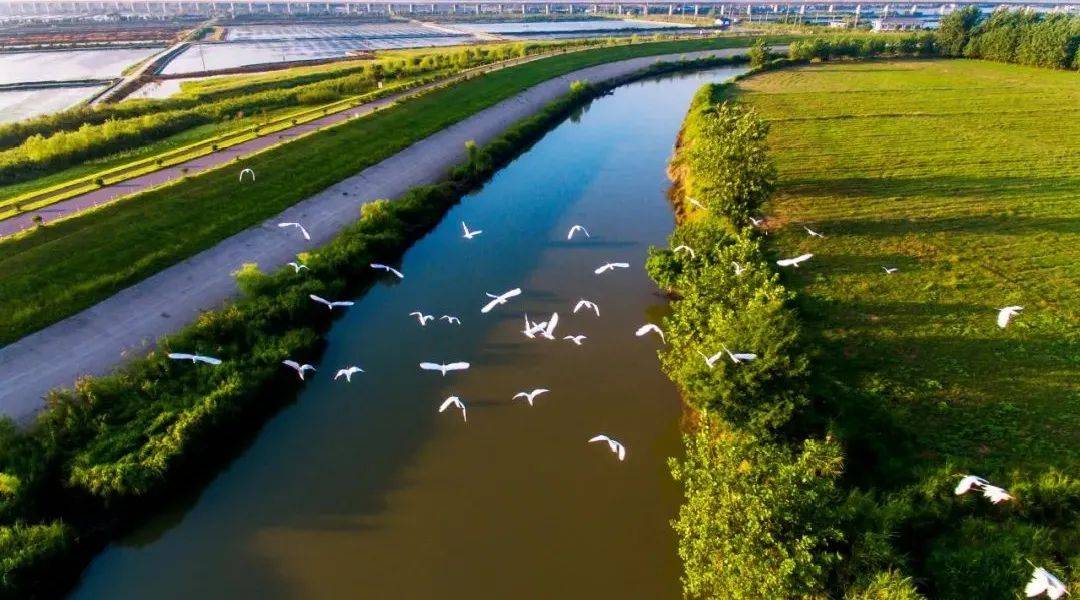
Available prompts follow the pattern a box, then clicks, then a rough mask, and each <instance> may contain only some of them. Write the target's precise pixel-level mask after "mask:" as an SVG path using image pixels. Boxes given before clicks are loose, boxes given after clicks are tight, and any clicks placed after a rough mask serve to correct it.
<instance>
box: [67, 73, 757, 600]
mask: <svg viewBox="0 0 1080 600" xmlns="http://www.w3.org/2000/svg"><path fill="white" fill-rule="evenodd" d="M734 73H735V71H734V70H731V69H724V70H716V71H709V72H704V73H697V74H692V75H681V76H676V77H669V78H665V79H662V80H650V81H645V82H640V83H636V84H632V85H628V86H624V87H622V88H619V89H617V90H616V91H615V92H613V93H612V94H611V95H608V96H606V97H604V98H601V99H599V100H597V101H595V102H593V103H592V104H591V105H590V106H588V107H587V108H585V109H584V110H582V111H581V112H580V113H579V114H577V115H575V116H574V117H573V118H572V119H570V120H569V121H567V122H566V123H564V124H562V125H561V126H559V127H558V128H556V129H555V130H553V131H552V132H550V133H549V134H548V135H547V136H546V137H544V139H543V140H541V141H540V142H539V143H538V144H536V145H535V146H534V147H533V148H531V149H530V150H529V151H527V152H526V153H525V154H524V155H522V156H521V157H520V158H519V159H518V160H516V161H515V162H513V163H512V164H511V165H509V166H507V167H506V168H504V169H503V170H502V171H500V172H499V173H498V174H497V175H496V176H495V177H494V178H493V180H492V181H491V182H489V184H488V185H487V186H485V187H484V189H482V190H481V191H479V192H477V193H475V194H473V195H471V196H469V197H467V198H465V199H464V201H463V202H462V203H461V204H460V205H459V206H457V207H455V208H454V209H453V210H451V212H450V213H449V215H448V216H447V218H446V219H445V220H444V222H443V223H442V225H440V226H439V227H438V228H437V229H436V230H435V231H433V232H432V233H431V234H430V235H428V236H427V237H425V238H424V239H423V240H421V241H420V242H419V243H417V244H416V245H415V246H414V247H413V248H412V249H411V250H410V251H409V252H408V253H407V255H406V256H405V258H404V260H403V263H402V265H401V268H402V270H403V271H404V272H405V274H406V276H405V279H404V280H402V281H400V282H396V281H386V282H385V283H383V284H379V285H377V286H376V287H375V288H373V289H372V290H370V291H369V292H368V293H367V294H366V295H365V296H363V297H362V298H359V299H358V301H357V304H356V305H355V306H353V307H352V308H350V309H348V311H347V312H346V313H345V315H344V317H343V318H341V319H340V320H338V321H337V322H336V324H335V326H334V328H333V329H332V330H331V331H330V333H329V337H328V342H329V344H328V348H327V351H326V352H325V354H324V356H323V358H322V361H321V363H320V364H319V365H317V366H318V367H319V372H318V373H317V374H316V376H315V377H313V379H312V381H311V382H310V383H309V384H308V385H307V387H306V388H305V389H304V390H303V392H302V394H301V395H300V398H299V399H298V401H297V402H296V403H294V404H292V405H290V406H289V407H288V408H286V409H285V410H283V411H282V412H281V413H280V414H278V415H277V416H276V417H275V418H273V419H272V420H271V421H270V422H269V423H268V424H267V425H266V426H265V427H264V428H263V430H262V431H261V432H260V433H259V435H258V436H257V437H256V438H255V439H254V441H253V442H252V443H251V445H250V446H249V447H248V448H247V449H246V450H245V451H244V452H242V453H241V454H240V456H238V457H237V458H236V459H235V460H234V461H233V462H232V463H231V464H230V465H229V466H228V467H226V468H225V469H223V470H222V472H221V473H220V474H219V475H218V476H217V477H216V478H215V480H214V481H212V482H211V483H210V484H209V485H208V486H207V487H206V488H205V489H204V490H202V491H201V492H200V493H198V494H197V495H195V497H192V498H187V499H184V500H183V501H178V502H177V505H176V506H174V507H172V508H171V509H170V510H169V511H167V512H165V513H164V514H162V515H161V516H160V517H159V518H158V519H156V520H155V521H154V522H151V523H148V524H147V525H146V526H144V527H142V528H141V529H140V530H138V531H136V532H134V533H133V534H131V535H130V536H128V537H127V538H126V539H123V540H121V541H119V542H117V543H115V544H113V545H112V546H111V547H109V548H108V549H107V550H106V551H105V552H103V553H102V554H101V555H100V556H99V557H98V558H97V559H96V560H95V561H94V562H93V564H92V565H91V566H90V567H89V569H88V570H87V572H86V574H85V576H84V577H83V580H82V581H81V583H80V585H79V587H78V588H77V590H76V591H75V593H74V596H76V597H80V598H113V599H115V598H192V597H201V598H435V597H438V598H469V599H473V598H583V597H587V596H598V595H603V596H611V597H622V598H655V599H659V598H675V597H678V590H679V586H678V564H677V559H676V556H675V540H674V535H673V533H672V531H671V528H670V525H669V520H670V519H671V518H672V517H673V516H674V515H675V512H676V510H677V508H678V504H679V492H678V489H677V488H676V486H675V485H674V483H673V482H672V481H671V479H670V477H669V475H668V472H667V468H666V465H665V461H666V459H667V457H669V456H672V455H675V454H677V453H678V452H679V448H680V444H679V430H678V420H679V414H680V407H679V399H678V396H677V393H676V390H675V389H674V388H673V386H672V385H671V384H670V382H669V381H667V380H666V379H665V378H664V377H663V375H662V374H661V373H660V371H659V369H658V366H657V361H656V354H655V353H656V349H657V347H658V343H659V342H658V340H656V339H654V338H652V337H647V338H637V337H635V336H634V330H635V329H636V328H637V327H638V326H639V325H640V324H642V323H644V322H646V321H649V320H654V319H656V318H658V316H659V314H661V313H662V311H663V310H664V306H665V301H664V299H663V298H662V297H661V296H659V295H658V294H657V292H656V289H655V287H654V286H653V284H652V283H651V282H650V281H649V279H648V277H647V276H646V274H645V271H644V268H643V267H644V259H645V253H646V250H647V248H648V247H649V245H651V244H660V243H663V242H664V239H665V237H666V235H667V234H668V233H669V232H670V231H671V229H672V227H673V222H672V216H671V211H670V208H669V206H668V203H667V200H666V197H665V192H666V190H667V188H668V186H669V182H668V181H667V179H666V177H665V167H666V163H667V160H668V158H669V156H670V153H671V148H672V143H673V141H674V138H675V134H676V132H677V130H678V127H679V124H680V121H681V120H682V117H683V115H684V113H685V110H686V107H687V105H688V102H689V100H690V98H691V96H692V95H693V93H694V91H695V90H696V89H697V88H698V87H699V86H700V85H701V84H702V83H705V82H707V81H719V80H722V79H725V78H727V77H729V76H731V75H733V74H734ZM461 221H465V222H466V223H468V225H469V227H470V228H472V229H481V230H483V233H482V234H481V235H480V236H478V237H476V238H475V239H473V240H465V239H462V235H461V224H460V223H461ZM575 223H580V224H583V225H585V226H586V227H587V228H588V229H589V231H590V233H591V234H592V237H591V238H589V239H585V238H584V237H582V236H580V235H579V236H577V237H576V238H575V239H574V240H573V241H570V242H568V241H567V240H566V233H567V230H568V229H569V227H570V226H571V225H573V224H575ZM609 261H625V262H629V263H630V265H631V268H630V269H625V270H617V271H615V272H609V273H605V274H603V275H600V276H598V275H595V274H594V273H593V269H594V268H595V267H597V266H599V265H601V264H603V263H606V262H609ZM514 287H521V288H523V289H524V293H523V294H522V295H521V296H519V297H518V298H515V299H513V300H511V301H510V302H509V303H508V304H507V305H505V306H501V307H499V308H496V309H495V310H494V311H492V312H491V313H489V314H487V315H482V314H480V307H481V306H482V305H483V304H484V303H485V302H486V300H487V298H486V297H485V296H484V292H502V291H504V290H508V289H510V288H514ZM581 298H586V299H589V300H593V301H595V302H596V303H597V304H598V305H599V307H600V316H599V317H597V316H596V315H594V314H592V313H586V312H584V311H583V312H579V313H578V314H572V313H571V309H572V307H573V305H574V303H576V302H577V300H579V299H581ZM413 310H421V311H423V312H425V313H430V314H433V315H435V316H439V315H443V314H449V315H456V316H459V317H460V318H461V321H462V324H461V325H460V326H457V325H450V324H447V323H446V322H435V323H429V324H428V325H427V326H425V327H421V326H420V325H419V324H418V323H417V321H416V320H415V319H414V318H412V317H410V316H409V314H408V313H409V312H411V311H413ZM553 311H558V312H559V314H560V317H561V319H560V323H559V325H558V328H557V329H556V334H557V335H556V337H557V338H560V339H558V340H556V341H548V340H543V339H537V340H529V339H527V338H526V337H525V336H524V335H522V333H521V331H520V330H521V329H522V324H523V313H524V312H527V313H528V314H529V315H530V317H533V318H534V319H539V318H540V317H541V316H542V317H543V318H544V319H546V318H547V317H548V315H550V313H552V312H553ZM576 334H584V335H586V336H588V337H587V339H586V340H585V341H584V342H583V344H582V345H581V346H580V347H578V346H575V345H574V344H573V343H571V342H569V341H564V340H562V339H561V338H562V337H563V336H564V335H576ZM421 361H435V362H451V361H469V362H470V363H472V368H471V369H469V370H468V371H466V372H458V373H451V374H449V375H447V376H446V377H442V376H440V375H439V374H438V373H430V372H422V371H420V370H419V369H418V368H417V365H418V363H419V362H421ZM350 364H356V365H359V366H361V367H362V368H364V369H365V370H366V371H367V372H366V373H362V374H357V375H355V376H354V377H353V382H352V383H351V384H347V383H344V382H342V381H337V382H335V381H333V380H332V379H331V375H332V374H333V373H334V372H335V371H336V370H337V369H338V368H341V367H344V366H346V365H350ZM533 388H548V389H550V390H551V391H550V393H548V394H545V395H542V396H540V397H538V398H537V400H536V405H535V406H532V407H530V406H528V405H527V404H525V403H523V402H522V401H520V400H518V401H514V400H511V397H512V396H513V395H514V394H515V393H516V392H519V391H523V390H531V389H533ZM451 394H453V395H457V396H460V397H461V398H462V399H463V400H464V402H465V403H466V405H467V407H468V421H467V422H465V421H463V419H462V417H461V414H460V413H459V412H457V411H448V412H446V413H442V414H439V413H437V411H436V408H437V407H438V405H439V404H440V403H441V401H442V400H443V399H444V398H446V397H447V396H449V395H451ZM599 433H605V434H609V435H611V436H613V437H615V438H617V439H619V440H620V441H622V442H623V443H624V444H625V445H626V447H627V449H628V454H627V457H626V461H625V462H622V463H620V462H619V461H618V459H617V458H616V457H615V456H614V455H613V454H611V453H610V452H609V451H608V450H607V447H606V446H604V445H601V444H589V443H587V442H586V440H587V439H588V438H589V437H591V436H593V435H595V434H599Z"/></svg>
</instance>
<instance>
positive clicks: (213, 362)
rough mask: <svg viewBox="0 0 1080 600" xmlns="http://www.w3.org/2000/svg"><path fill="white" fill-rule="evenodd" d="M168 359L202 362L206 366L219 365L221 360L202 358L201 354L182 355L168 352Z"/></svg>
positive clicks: (209, 357)
mask: <svg viewBox="0 0 1080 600" xmlns="http://www.w3.org/2000/svg"><path fill="white" fill-rule="evenodd" d="M169 358H171V359H173V360H190V361H191V362H193V363H194V362H202V363H206V364H208V365H220V364H221V359H219V358H214V357H213V356H203V355H201V354H184V353H182V352H170V353H169Z"/></svg>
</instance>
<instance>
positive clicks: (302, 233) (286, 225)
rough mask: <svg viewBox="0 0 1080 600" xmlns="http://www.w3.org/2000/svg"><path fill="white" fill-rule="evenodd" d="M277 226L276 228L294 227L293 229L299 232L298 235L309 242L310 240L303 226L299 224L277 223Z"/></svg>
mask: <svg viewBox="0 0 1080 600" xmlns="http://www.w3.org/2000/svg"><path fill="white" fill-rule="evenodd" d="M277 226H278V227H295V228H297V229H299V230H300V234H301V235H303V236H304V239H305V240H310V239H311V236H310V235H308V232H307V229H304V226H303V225H301V224H299V223H278V224H277Z"/></svg>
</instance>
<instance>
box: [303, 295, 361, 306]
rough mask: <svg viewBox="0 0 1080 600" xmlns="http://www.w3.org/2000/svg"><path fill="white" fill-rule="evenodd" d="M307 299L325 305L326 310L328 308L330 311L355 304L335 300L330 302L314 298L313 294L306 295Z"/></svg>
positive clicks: (348, 301) (349, 301)
mask: <svg viewBox="0 0 1080 600" xmlns="http://www.w3.org/2000/svg"><path fill="white" fill-rule="evenodd" d="M308 298H311V299H312V300H314V301H315V302H318V303H319V304H325V305H326V308H328V309H330V310H334V309H335V308H337V307H339V306H352V305H353V304H355V303H354V302H352V301H351V300H335V301H334V302H331V301H329V300H327V299H326V298H322V297H319V296H316V295H315V294H308Z"/></svg>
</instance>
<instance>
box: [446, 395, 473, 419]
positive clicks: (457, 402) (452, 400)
mask: <svg viewBox="0 0 1080 600" xmlns="http://www.w3.org/2000/svg"><path fill="white" fill-rule="evenodd" d="M451 406H453V407H454V408H457V409H460V410H461V420H462V421H465V422H468V421H469V419H468V417H467V416H466V415H465V403H464V402H462V401H461V398H458V397H457V396H450V397H449V398H447V399H446V400H443V403H442V404H440V405H439V412H443V411H444V410H446V409H448V408H450V407H451Z"/></svg>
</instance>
